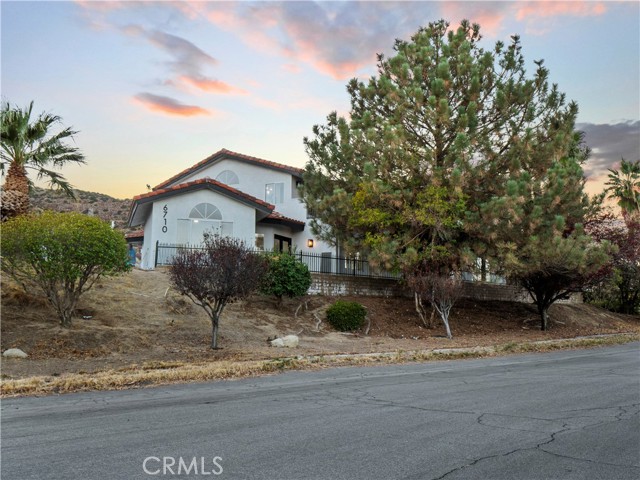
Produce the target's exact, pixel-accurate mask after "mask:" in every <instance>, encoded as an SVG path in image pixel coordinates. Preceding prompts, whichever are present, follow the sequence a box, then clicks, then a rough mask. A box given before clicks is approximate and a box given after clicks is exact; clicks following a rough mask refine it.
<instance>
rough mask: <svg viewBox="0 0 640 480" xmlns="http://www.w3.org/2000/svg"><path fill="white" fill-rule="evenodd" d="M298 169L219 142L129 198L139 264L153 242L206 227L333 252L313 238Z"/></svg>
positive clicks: (271, 244)
mask: <svg viewBox="0 0 640 480" xmlns="http://www.w3.org/2000/svg"><path fill="white" fill-rule="evenodd" d="M302 173H303V170H302V169H299V168H295V167H291V166H288V165H283V164H280V163H276V162H271V161H268V160H263V159H261V158H256V157H251V156H248V155H243V154H240V153H236V152H231V151H229V150H226V149H222V150H220V151H218V152H216V153H214V154H213V155H211V156H209V157H207V158H205V159H204V160H202V161H200V162H198V163H196V164H195V165H193V166H192V167H190V168H187V169H186V170H183V171H182V172H180V173H178V174H177V175H174V176H173V177H171V178H169V179H168V180H166V181H164V182H162V183H160V184H159V185H157V186H155V187H154V188H153V189H152V190H151V191H150V192H148V193H144V194H141V195H138V196H136V197H134V198H133V203H132V205H131V211H130V213H129V221H128V225H129V226H130V227H138V226H140V227H142V229H143V232H141V233H140V234H138V238H140V237H141V238H142V246H141V253H142V259H141V262H140V267H141V268H143V269H153V268H154V267H155V262H156V248H157V246H158V245H174V246H175V245H199V244H201V243H202V239H203V233H204V232H205V231H208V232H213V233H217V234H219V235H223V236H224V235H227V236H231V237H235V238H239V239H241V240H243V241H244V242H245V243H246V244H247V245H250V246H255V248H257V249H263V250H272V249H276V250H287V249H294V250H295V251H297V252H305V253H314V254H319V255H323V256H331V255H333V256H335V255H336V249H335V247H333V246H331V245H329V244H328V243H326V242H323V241H321V240H319V239H318V238H316V237H315V236H314V235H313V234H312V232H311V229H310V225H309V222H308V219H307V210H306V207H305V205H304V203H303V202H302V201H301V199H300V198H299V194H298V186H299V185H300V184H301V182H302Z"/></svg>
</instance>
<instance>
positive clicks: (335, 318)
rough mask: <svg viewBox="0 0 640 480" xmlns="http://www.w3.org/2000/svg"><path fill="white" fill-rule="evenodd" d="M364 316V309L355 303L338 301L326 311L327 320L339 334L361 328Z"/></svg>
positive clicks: (365, 312)
mask: <svg viewBox="0 0 640 480" xmlns="http://www.w3.org/2000/svg"><path fill="white" fill-rule="evenodd" d="M366 315H367V311H366V310H365V308H364V307H363V306H362V305H360V304H359V303H357V302H345V301H343V300H338V301H337V302H336V303H334V304H333V305H331V306H330V307H329V308H328V309H327V320H328V321H329V323H330V324H331V325H333V327H334V328H335V329H337V330H340V331H341V332H350V331H353V330H358V329H359V328H362V326H363V325H364V319H365V317H366Z"/></svg>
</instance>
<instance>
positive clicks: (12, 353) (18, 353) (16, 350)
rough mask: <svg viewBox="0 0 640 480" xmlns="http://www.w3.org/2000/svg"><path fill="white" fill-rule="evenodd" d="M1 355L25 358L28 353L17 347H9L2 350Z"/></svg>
mask: <svg viewBox="0 0 640 480" xmlns="http://www.w3.org/2000/svg"><path fill="white" fill-rule="evenodd" d="M2 356H3V357H6V358H27V357H28V356H29V355H27V354H26V353H24V352H23V351H22V350H20V349H19V348H9V349H8V350H5V351H4V353H3V354H2Z"/></svg>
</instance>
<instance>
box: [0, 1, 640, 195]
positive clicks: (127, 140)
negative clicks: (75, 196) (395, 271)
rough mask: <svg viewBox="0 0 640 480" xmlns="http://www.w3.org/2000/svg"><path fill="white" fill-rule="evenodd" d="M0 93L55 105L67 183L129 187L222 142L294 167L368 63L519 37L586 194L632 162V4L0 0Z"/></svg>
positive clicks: (114, 190)
mask: <svg viewBox="0 0 640 480" xmlns="http://www.w3.org/2000/svg"><path fill="white" fill-rule="evenodd" d="M0 15H1V40H2V42H1V76H0V79H1V85H0V90H1V93H2V99H3V101H8V102H10V103H11V104H12V105H18V106H22V107H24V106H26V105H28V103H29V102H30V101H32V100H33V101H34V111H36V112H41V111H46V112H50V113H54V114H56V115H60V116H61V117H62V119H63V125H65V126H72V127H73V128H74V129H75V130H78V132H79V133H77V135H76V136H75V143H76V145H77V146H78V147H79V148H80V149H81V150H82V152H83V153H84V154H85V156H86V160H87V164H86V165H83V166H67V167H65V168H64V169H63V170H62V173H63V175H65V176H66V177H67V179H68V180H69V181H70V182H71V183H72V184H73V185H74V186H75V187H77V188H79V189H82V190H88V191H94V192H100V193H105V194H108V195H112V196H114V197H116V198H131V197H133V196H134V195H137V194H141V193H145V192H146V191H147V188H146V185H147V184H149V185H151V186H154V185H157V184H159V183H161V182H162V181H164V180H165V179H167V178H169V177H171V176H173V175H174V174H176V173H178V172H180V171H182V170H183V169H185V168H187V167H189V166H191V165H193V164H195V163H197V162H199V161H200V160H202V159H204V158H206V157H207V156H209V155H210V154H212V153H214V152H216V151H218V150H220V149H222V148H226V149H228V150H232V151H236V152H239V153H243V154H246V155H252V156H257V157H260V158H265V159H267V160H271V161H275V162H280V163H285V164H288V165H292V166H297V167H304V164H305V163H306V161H307V155H306V153H305V150H304V145H303V138H304V137H305V136H311V135H312V128H313V125H315V124H322V123H325V119H326V116H327V115H328V114H329V113H330V112H332V111H337V112H338V113H339V114H341V115H346V114H348V112H349V100H350V98H349V95H348V94H347V91H346V84H347V82H348V81H349V79H351V78H353V77H358V78H361V79H363V80H364V79H366V78H369V77H370V76H371V75H375V74H376V67H375V64H376V54H377V53H384V54H385V55H386V56H389V55H390V54H392V53H393V49H392V47H393V42H394V40H395V39H396V38H400V39H404V40H409V38H410V37H411V35H412V34H413V33H415V32H416V31H417V30H418V28H419V27H420V26H423V25H426V24H428V23H429V22H431V21H435V20H438V19H441V18H444V19H446V20H447V21H449V22H450V23H451V25H452V26H455V25H457V24H458V23H459V22H460V20H462V19H465V18H466V19H469V20H471V21H472V22H477V23H479V24H480V26H481V33H482V34H483V40H482V46H484V47H485V48H487V49H490V48H491V47H492V46H493V45H494V44H495V42H496V41H498V40H502V41H508V40H509V38H510V36H511V35H514V34H518V35H520V37H521V43H522V47H523V54H524V57H525V59H526V60H527V68H528V71H529V72H533V71H534V63H533V62H534V60H539V59H544V61H545V65H546V66H547V68H548V69H549V71H550V80H551V82H553V83H557V84H558V87H559V89H560V91H562V92H564V93H565V94H566V96H567V99H568V100H574V101H576V102H577V103H578V105H579V107H580V113H579V116H578V125H577V127H578V129H580V130H582V131H584V132H585V135H586V142H587V144H588V145H589V146H590V147H591V148H592V155H591V158H590V160H589V162H588V163H587V164H586V165H585V173H586V175H587V176H588V182H587V189H588V191H590V192H591V193H596V192H598V191H601V190H602V188H603V187H602V185H603V182H604V180H605V179H606V175H607V173H608V172H607V169H608V168H616V167H617V165H618V164H619V162H620V159H621V157H624V158H625V159H627V160H638V159H640V119H639V117H640V99H639V97H640V2H637V1H629V2H609V1H595V2H587V1H581V0H574V1H565V2H552V1H542V2H529V1H520V2H484V1H475V2H462V1H453V2H350V1H349V2H179V1H156V2H134V1H109V2H96V1H87V0H85V1H75V2H56V1H49V2H28V1H20V2H14V1H4V0H2V1H1V3H0Z"/></svg>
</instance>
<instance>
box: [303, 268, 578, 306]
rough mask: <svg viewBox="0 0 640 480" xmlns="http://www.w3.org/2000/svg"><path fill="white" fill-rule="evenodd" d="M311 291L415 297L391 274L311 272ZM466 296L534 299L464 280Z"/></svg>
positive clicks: (512, 289) (515, 290) (509, 287)
mask: <svg viewBox="0 0 640 480" xmlns="http://www.w3.org/2000/svg"><path fill="white" fill-rule="evenodd" d="M311 277H312V279H313V282H312V284H311V288H309V293H310V294H311V295H326V296H329V297H337V296H346V295H353V296H357V295H360V296H365V297H367V296H368V297H409V298H410V297H412V296H413V293H412V292H411V291H410V290H409V288H407V286H406V285H404V284H403V283H402V282H400V281H398V280H395V279H390V278H369V277H357V276H349V275H330V274H323V273H312V274H311ZM463 297H465V298H474V299H476V300H498V301H510V302H524V303H531V297H529V294H528V293H527V292H526V291H524V290H522V289H521V288H520V287H517V286H515V285H500V284H495V283H485V282H464V292H463ZM560 303H582V295H581V294H574V295H572V297H571V299H569V300H562V301H560Z"/></svg>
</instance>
